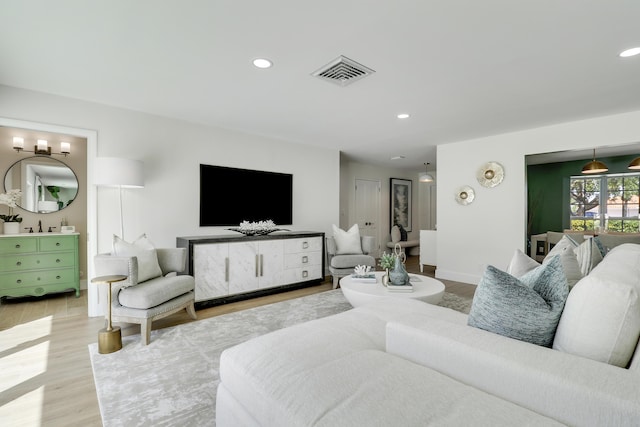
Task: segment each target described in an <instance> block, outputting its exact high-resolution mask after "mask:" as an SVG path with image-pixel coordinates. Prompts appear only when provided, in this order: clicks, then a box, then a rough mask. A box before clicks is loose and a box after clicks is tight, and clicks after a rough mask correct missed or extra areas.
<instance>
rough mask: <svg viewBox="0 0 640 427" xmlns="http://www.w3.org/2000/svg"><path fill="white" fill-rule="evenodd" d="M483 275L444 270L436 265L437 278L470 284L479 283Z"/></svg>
mask: <svg viewBox="0 0 640 427" xmlns="http://www.w3.org/2000/svg"><path fill="white" fill-rule="evenodd" d="M481 277H482V276H477V275H475V274H466V273H459V272H457V271H451V270H443V269H441V268H437V267H436V279H444V280H453V281H454V282H462V283H468V284H470V285H476V286H477V285H478V283H479V282H480V279H481Z"/></svg>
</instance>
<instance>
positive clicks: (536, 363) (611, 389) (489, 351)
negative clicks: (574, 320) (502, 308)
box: [386, 316, 640, 426]
mask: <svg viewBox="0 0 640 427" xmlns="http://www.w3.org/2000/svg"><path fill="white" fill-rule="evenodd" d="M386 345H387V351H388V352H389V353H392V354H395V355H398V356H401V357H404V358H405V359H408V360H410V361H412V362H415V363H418V364H421V365H423V366H427V367H429V368H432V369H435V370H437V371H440V372H442V373H443V374H445V375H448V376H450V377H452V378H454V379H457V380H459V381H461V382H464V383H466V384H469V385H471V386H474V387H476V388H478V389H481V390H483V391H486V392H488V393H491V394H494V395H496V396H498V397H501V398H503V399H506V400H510V401H512V402H514V403H517V404H519V405H521V406H524V407H526V408H528V409H531V410H533V411H535V412H538V413H540V414H543V415H546V416H549V417H551V418H555V419H556V420H559V421H561V422H564V423H567V424H570V425H581V426H602V425H616V426H627V425H628V426H631V425H637V421H638V419H640V405H639V404H638V402H640V375H638V374H637V373H635V372H632V371H629V370H627V369H622V368H618V367H615V366H612V365H607V364H604V363H601V362H596V361H593V360H589V359H584V358H581V357H577V356H574V355H571V354H567V353H561V352H559V351H556V350H552V349H549V348H546V347H540V346H536V345H533V344H529V343H525V342H522V341H518V340H514V339H511V338H506V337H503V336H500V335H496V334H493V333H490V332H487V331H483V330H480V329H477V328H473V327H470V326H467V325H460V324H454V323H451V322H447V321H442V320H437V319H429V320H428V321H425V319H424V317H423V316H415V318H412V317H411V316H409V317H407V318H404V319H402V320H401V321H392V322H390V323H388V324H387V344H386Z"/></svg>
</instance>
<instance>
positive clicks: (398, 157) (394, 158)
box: [391, 156, 404, 160]
mask: <svg viewBox="0 0 640 427" xmlns="http://www.w3.org/2000/svg"><path fill="white" fill-rule="evenodd" d="M402 159H404V156H393V157H392V158H391V160H402Z"/></svg>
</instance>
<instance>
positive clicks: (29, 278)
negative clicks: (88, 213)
mask: <svg viewBox="0 0 640 427" xmlns="http://www.w3.org/2000/svg"><path fill="white" fill-rule="evenodd" d="M78 238H79V235H78V233H72V234H62V233H43V234H40V233H38V234H19V235H0V298H1V297H5V296H9V297H22V296H27V295H33V296H41V295H44V294H49V293H53V292H62V291H67V290H75V291H76V297H78V296H80V263H79V258H78Z"/></svg>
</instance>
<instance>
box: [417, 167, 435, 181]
mask: <svg viewBox="0 0 640 427" xmlns="http://www.w3.org/2000/svg"><path fill="white" fill-rule="evenodd" d="M429 164H430V163H429V162H427V163H425V164H424V173H421V174H420V178H419V180H420V182H433V181H434V179H433V175H431V174H430V173H429V171H427V165H429Z"/></svg>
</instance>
